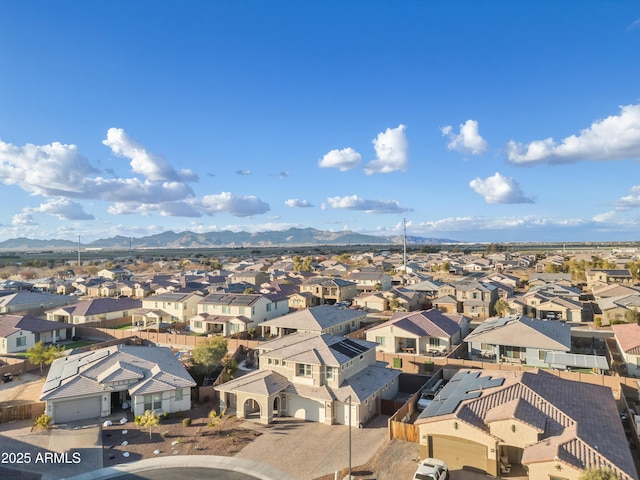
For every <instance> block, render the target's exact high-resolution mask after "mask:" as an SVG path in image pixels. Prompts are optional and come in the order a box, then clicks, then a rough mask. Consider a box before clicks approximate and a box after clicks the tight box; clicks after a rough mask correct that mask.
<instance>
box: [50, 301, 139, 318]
mask: <svg viewBox="0 0 640 480" xmlns="http://www.w3.org/2000/svg"><path fill="white" fill-rule="evenodd" d="M141 306H142V301H141V300H136V299H134V298H128V297H125V298H109V297H104V298H102V297H101V298H93V299H90V300H82V301H80V302H78V303H77V304H76V305H72V306H68V307H64V308H63V309H64V311H65V312H67V313H69V314H70V315H74V316H77V317H88V316H91V315H100V314H102V313H110V312H118V311H121V310H131V309H136V308H140V307H141ZM54 310H60V309H54ZM54 310H50V311H54Z"/></svg>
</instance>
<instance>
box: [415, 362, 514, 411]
mask: <svg viewBox="0 0 640 480" xmlns="http://www.w3.org/2000/svg"><path fill="white" fill-rule="evenodd" d="M480 373H481V372H468V373H462V374H456V375H455V376H454V377H453V378H452V379H451V381H450V382H449V383H448V384H447V385H445V387H444V388H443V389H442V390H440V393H439V394H438V395H437V396H436V398H435V399H434V400H433V401H432V402H431V403H430V404H429V405H428V406H427V408H425V409H424V411H423V412H422V414H421V415H420V416H421V417H423V418H424V417H437V416H439V415H447V414H449V413H453V412H455V411H456V409H457V408H458V405H460V402H462V401H464V400H471V399H473V398H478V397H479V396H480V395H482V391H483V390H484V389H485V388H492V387H499V386H500V385H502V384H503V383H504V378H491V377H481V376H480Z"/></svg>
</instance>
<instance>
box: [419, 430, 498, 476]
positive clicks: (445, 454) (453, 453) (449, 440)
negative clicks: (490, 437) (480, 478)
mask: <svg viewBox="0 0 640 480" xmlns="http://www.w3.org/2000/svg"><path fill="white" fill-rule="evenodd" d="M430 440H431V446H432V454H431V456H432V457H435V458H440V459H442V460H444V461H445V462H447V465H449V468H450V469H451V470H461V469H462V468H464V467H467V468H469V467H471V468H476V469H478V470H482V471H483V472H487V473H495V472H492V471H491V470H492V468H488V464H489V460H488V459H487V447H485V446H484V445H480V444H478V443H475V442H471V441H469V440H466V439H462V438H455V437H431V439H430ZM493 463H495V462H493ZM494 468H495V466H494Z"/></svg>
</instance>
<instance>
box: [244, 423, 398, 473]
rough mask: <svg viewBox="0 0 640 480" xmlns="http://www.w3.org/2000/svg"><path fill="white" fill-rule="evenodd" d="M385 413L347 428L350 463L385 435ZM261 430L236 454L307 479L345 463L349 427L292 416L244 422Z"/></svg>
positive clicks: (374, 447) (365, 454)
mask: <svg viewBox="0 0 640 480" xmlns="http://www.w3.org/2000/svg"><path fill="white" fill-rule="evenodd" d="M388 418H389V417H387V416H382V415H380V416H378V417H376V418H375V419H374V420H373V421H372V422H371V423H370V424H369V425H367V427H366V428H352V429H351V465H352V466H354V467H355V466H356V465H362V464H365V463H367V462H368V461H369V459H370V458H371V457H372V456H373V455H374V454H375V453H376V452H377V451H378V449H379V448H380V447H382V445H383V444H384V443H385V442H386V440H387V438H388V435H389V433H388V430H387V420H388ZM243 427H245V428H251V429H253V430H256V431H259V432H260V433H262V435H260V436H259V437H257V438H256V439H255V440H254V441H253V442H251V443H250V444H249V445H247V446H246V447H245V448H243V449H242V450H241V451H240V452H239V453H238V454H237V455H236V458H245V459H249V460H254V461H256V462H261V463H265V464H267V465H272V466H274V467H277V468H279V469H280V470H283V471H284V472H285V473H288V474H289V475H291V476H292V477H294V478H297V479H300V480H309V479H311V478H317V477H320V476H323V475H327V474H333V473H334V472H335V471H340V470H342V469H343V468H345V467H347V466H348V465H349V429H348V428H347V427H346V426H345V425H324V424H320V423H312V422H305V421H302V420H297V419H293V418H277V419H275V422H274V423H273V424H271V425H262V424H258V423H254V422H245V424H243Z"/></svg>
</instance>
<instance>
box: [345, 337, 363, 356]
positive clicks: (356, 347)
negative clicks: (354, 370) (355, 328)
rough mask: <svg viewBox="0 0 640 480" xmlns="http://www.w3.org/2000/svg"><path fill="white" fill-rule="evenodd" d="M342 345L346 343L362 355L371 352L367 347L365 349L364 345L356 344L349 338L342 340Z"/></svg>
mask: <svg viewBox="0 0 640 480" xmlns="http://www.w3.org/2000/svg"><path fill="white" fill-rule="evenodd" d="M340 343H346V344H347V345H349V346H350V347H352V348H355V349H356V350H357V351H359V352H360V353H364V352H366V351H367V350H369V349H368V348H367V347H365V346H364V345H360V344H359V343H356V342H354V341H353V340H351V339H349V338H345V339H344V340H342V342H340Z"/></svg>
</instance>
